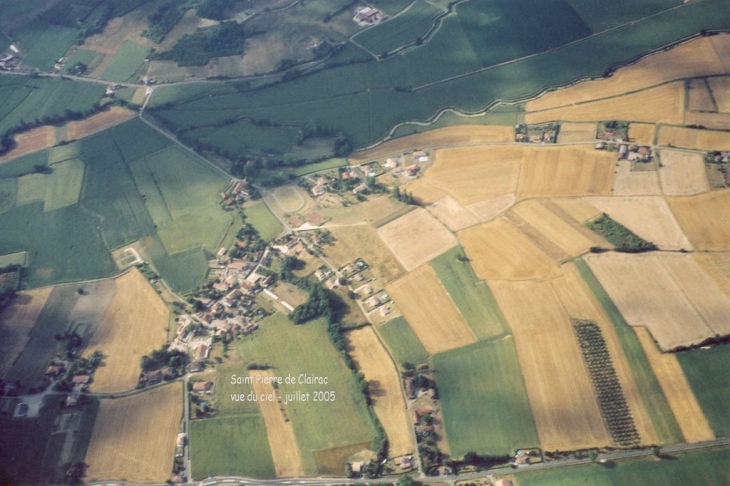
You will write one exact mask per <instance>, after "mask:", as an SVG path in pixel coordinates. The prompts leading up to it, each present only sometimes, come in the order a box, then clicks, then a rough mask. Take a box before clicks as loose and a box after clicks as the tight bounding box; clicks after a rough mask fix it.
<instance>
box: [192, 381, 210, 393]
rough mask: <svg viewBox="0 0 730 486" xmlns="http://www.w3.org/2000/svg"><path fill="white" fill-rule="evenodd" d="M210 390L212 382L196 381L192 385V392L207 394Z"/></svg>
mask: <svg viewBox="0 0 730 486" xmlns="http://www.w3.org/2000/svg"><path fill="white" fill-rule="evenodd" d="M211 388H213V382H212V381H198V382H195V383H193V391H194V392H207V391H210V389H211Z"/></svg>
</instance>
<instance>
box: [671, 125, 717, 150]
mask: <svg viewBox="0 0 730 486" xmlns="http://www.w3.org/2000/svg"><path fill="white" fill-rule="evenodd" d="M657 145H664V146H669V145H671V146H673V147H682V148H688V149H696V150H722V151H725V150H730V132H722V131H717V130H700V129H694V128H684V127H661V128H660V129H659V138H658V140H657Z"/></svg>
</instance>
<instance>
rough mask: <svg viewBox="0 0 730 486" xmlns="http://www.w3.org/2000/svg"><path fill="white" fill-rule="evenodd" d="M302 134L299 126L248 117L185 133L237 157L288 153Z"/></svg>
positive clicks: (187, 137)
mask: <svg viewBox="0 0 730 486" xmlns="http://www.w3.org/2000/svg"><path fill="white" fill-rule="evenodd" d="M298 133H299V130H298V129H296V128H287V127H266V126H257V125H255V124H254V123H252V122H251V120H247V119H244V120H238V121H236V122H235V123H232V124H230V125H226V126H223V127H220V126H212V127H200V128H196V129H193V130H190V131H188V132H184V133H183V134H182V135H183V137H185V138H186V139H190V140H197V141H198V143H201V144H203V145H211V146H214V147H218V148H219V149H220V150H222V151H223V152H224V153H226V154H229V155H230V156H231V157H233V158H236V157H237V156H238V154H239V153H241V152H243V151H246V152H247V153H252V154H259V155H262V154H272V153H273V154H280V153H285V152H288V151H289V149H291V148H292V146H293V145H294V144H295V143H296V138H297V134H298Z"/></svg>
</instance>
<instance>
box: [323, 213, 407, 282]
mask: <svg viewBox="0 0 730 486" xmlns="http://www.w3.org/2000/svg"><path fill="white" fill-rule="evenodd" d="M330 232H331V233H332V236H334V237H335V243H334V245H331V246H327V247H324V248H323V250H324V255H325V256H326V257H327V258H329V259H331V261H332V263H334V264H335V265H337V266H338V267H340V266H342V265H346V264H348V263H350V262H351V261H353V260H355V259H356V258H358V257H359V258H362V259H363V260H365V261H366V262H367V264H368V265H369V266H370V268H371V269H372V271H373V273H374V274H375V277H376V278H377V279H379V280H381V281H382V282H384V283H385V282H390V281H391V280H393V279H396V278H398V277H399V276H400V275H402V274H403V267H402V266H401V265H400V263H398V260H396V258H395V257H394V256H393V254H392V253H391V252H390V250H389V249H388V247H387V246H385V244H384V243H383V240H381V239H380V237H379V236H378V233H377V232H376V230H375V229H374V228H372V227H370V226H342V227H338V228H332V229H331V230H330Z"/></svg>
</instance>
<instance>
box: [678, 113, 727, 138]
mask: <svg viewBox="0 0 730 486" xmlns="http://www.w3.org/2000/svg"><path fill="white" fill-rule="evenodd" d="M684 124H685V125H690V126H691V125H700V126H703V127H706V128H714V129H718V130H730V113H706V112H699V111H688V112H686V113H685V114H684ZM725 135H726V136H730V134H728V133H726V134H725Z"/></svg>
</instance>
